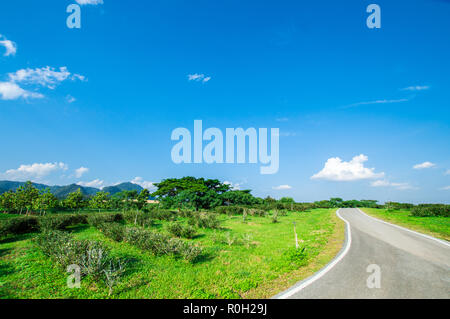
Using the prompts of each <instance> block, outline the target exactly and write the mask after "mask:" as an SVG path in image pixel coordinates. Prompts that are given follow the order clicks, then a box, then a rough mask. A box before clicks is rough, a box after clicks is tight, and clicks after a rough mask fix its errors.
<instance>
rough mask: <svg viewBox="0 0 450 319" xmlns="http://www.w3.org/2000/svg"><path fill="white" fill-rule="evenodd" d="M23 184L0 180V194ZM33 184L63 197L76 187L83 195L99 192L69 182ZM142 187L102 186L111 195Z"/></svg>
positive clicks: (123, 185) (130, 185) (123, 184)
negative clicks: (53, 184) (50, 184)
mask: <svg viewBox="0 0 450 319" xmlns="http://www.w3.org/2000/svg"><path fill="white" fill-rule="evenodd" d="M23 185H25V182H15V181H0V194H3V193H4V192H7V191H15V190H16V189H17V188H18V187H20V186H23ZM33 186H34V187H36V188H37V189H39V190H44V189H46V188H48V189H50V192H51V193H52V194H53V195H55V196H56V197H58V198H65V197H66V196H67V195H68V194H70V193H72V192H75V191H77V189H80V190H81V193H82V194H83V195H85V196H92V195H95V194H96V193H97V192H100V189H98V188H94V187H85V186H80V185H77V184H70V185H65V186H56V185H55V186H48V185H45V184H38V183H33ZM142 189H143V188H142V187H141V186H139V185H137V184H133V183H130V182H126V183H121V184H118V185H114V186H108V187H105V188H103V191H104V192H108V193H110V194H111V195H114V194H117V193H119V192H122V191H131V190H136V191H138V192H140V191H141V190H142Z"/></svg>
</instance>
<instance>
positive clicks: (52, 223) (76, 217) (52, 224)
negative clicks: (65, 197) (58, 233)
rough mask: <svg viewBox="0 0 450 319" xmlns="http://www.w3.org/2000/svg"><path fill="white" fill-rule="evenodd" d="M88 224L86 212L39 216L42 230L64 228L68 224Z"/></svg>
mask: <svg viewBox="0 0 450 319" xmlns="http://www.w3.org/2000/svg"><path fill="white" fill-rule="evenodd" d="M78 224H87V215H84V214H70V215H69V214H61V215H56V216H46V217H41V218H39V227H40V228H41V230H43V231H45V230H64V229H66V228H67V227H68V226H74V225H78Z"/></svg>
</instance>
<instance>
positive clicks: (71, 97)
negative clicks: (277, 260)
mask: <svg viewBox="0 0 450 319" xmlns="http://www.w3.org/2000/svg"><path fill="white" fill-rule="evenodd" d="M76 100H77V99H76V98H74V97H73V96H72V95H70V94H69V95H67V96H66V101H67V102H68V103H73V102H75V101H76Z"/></svg>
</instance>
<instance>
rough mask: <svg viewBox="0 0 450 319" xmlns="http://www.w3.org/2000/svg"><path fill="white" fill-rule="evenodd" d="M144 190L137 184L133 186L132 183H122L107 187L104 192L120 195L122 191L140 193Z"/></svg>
mask: <svg viewBox="0 0 450 319" xmlns="http://www.w3.org/2000/svg"><path fill="white" fill-rule="evenodd" d="M141 190H143V188H142V187H141V186H139V185H137V184H133V183H130V182H126V183H121V184H118V185H114V186H107V187H104V188H103V189H102V191H104V192H106V193H109V194H110V195H114V194H117V193H120V192H122V191H138V192H140V191H141Z"/></svg>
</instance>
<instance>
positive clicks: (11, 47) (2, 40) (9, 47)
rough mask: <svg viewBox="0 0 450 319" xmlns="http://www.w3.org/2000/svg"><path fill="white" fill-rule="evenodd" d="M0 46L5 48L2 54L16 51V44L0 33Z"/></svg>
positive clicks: (7, 54) (10, 53) (11, 53)
mask: <svg viewBox="0 0 450 319" xmlns="http://www.w3.org/2000/svg"><path fill="white" fill-rule="evenodd" d="M0 46H3V47H4V48H5V53H4V54H3V55H4V56H9V55H15V54H16V52H17V45H16V44H15V43H14V42H13V41H11V40H8V39H7V38H6V37H4V36H3V35H1V34H0Z"/></svg>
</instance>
